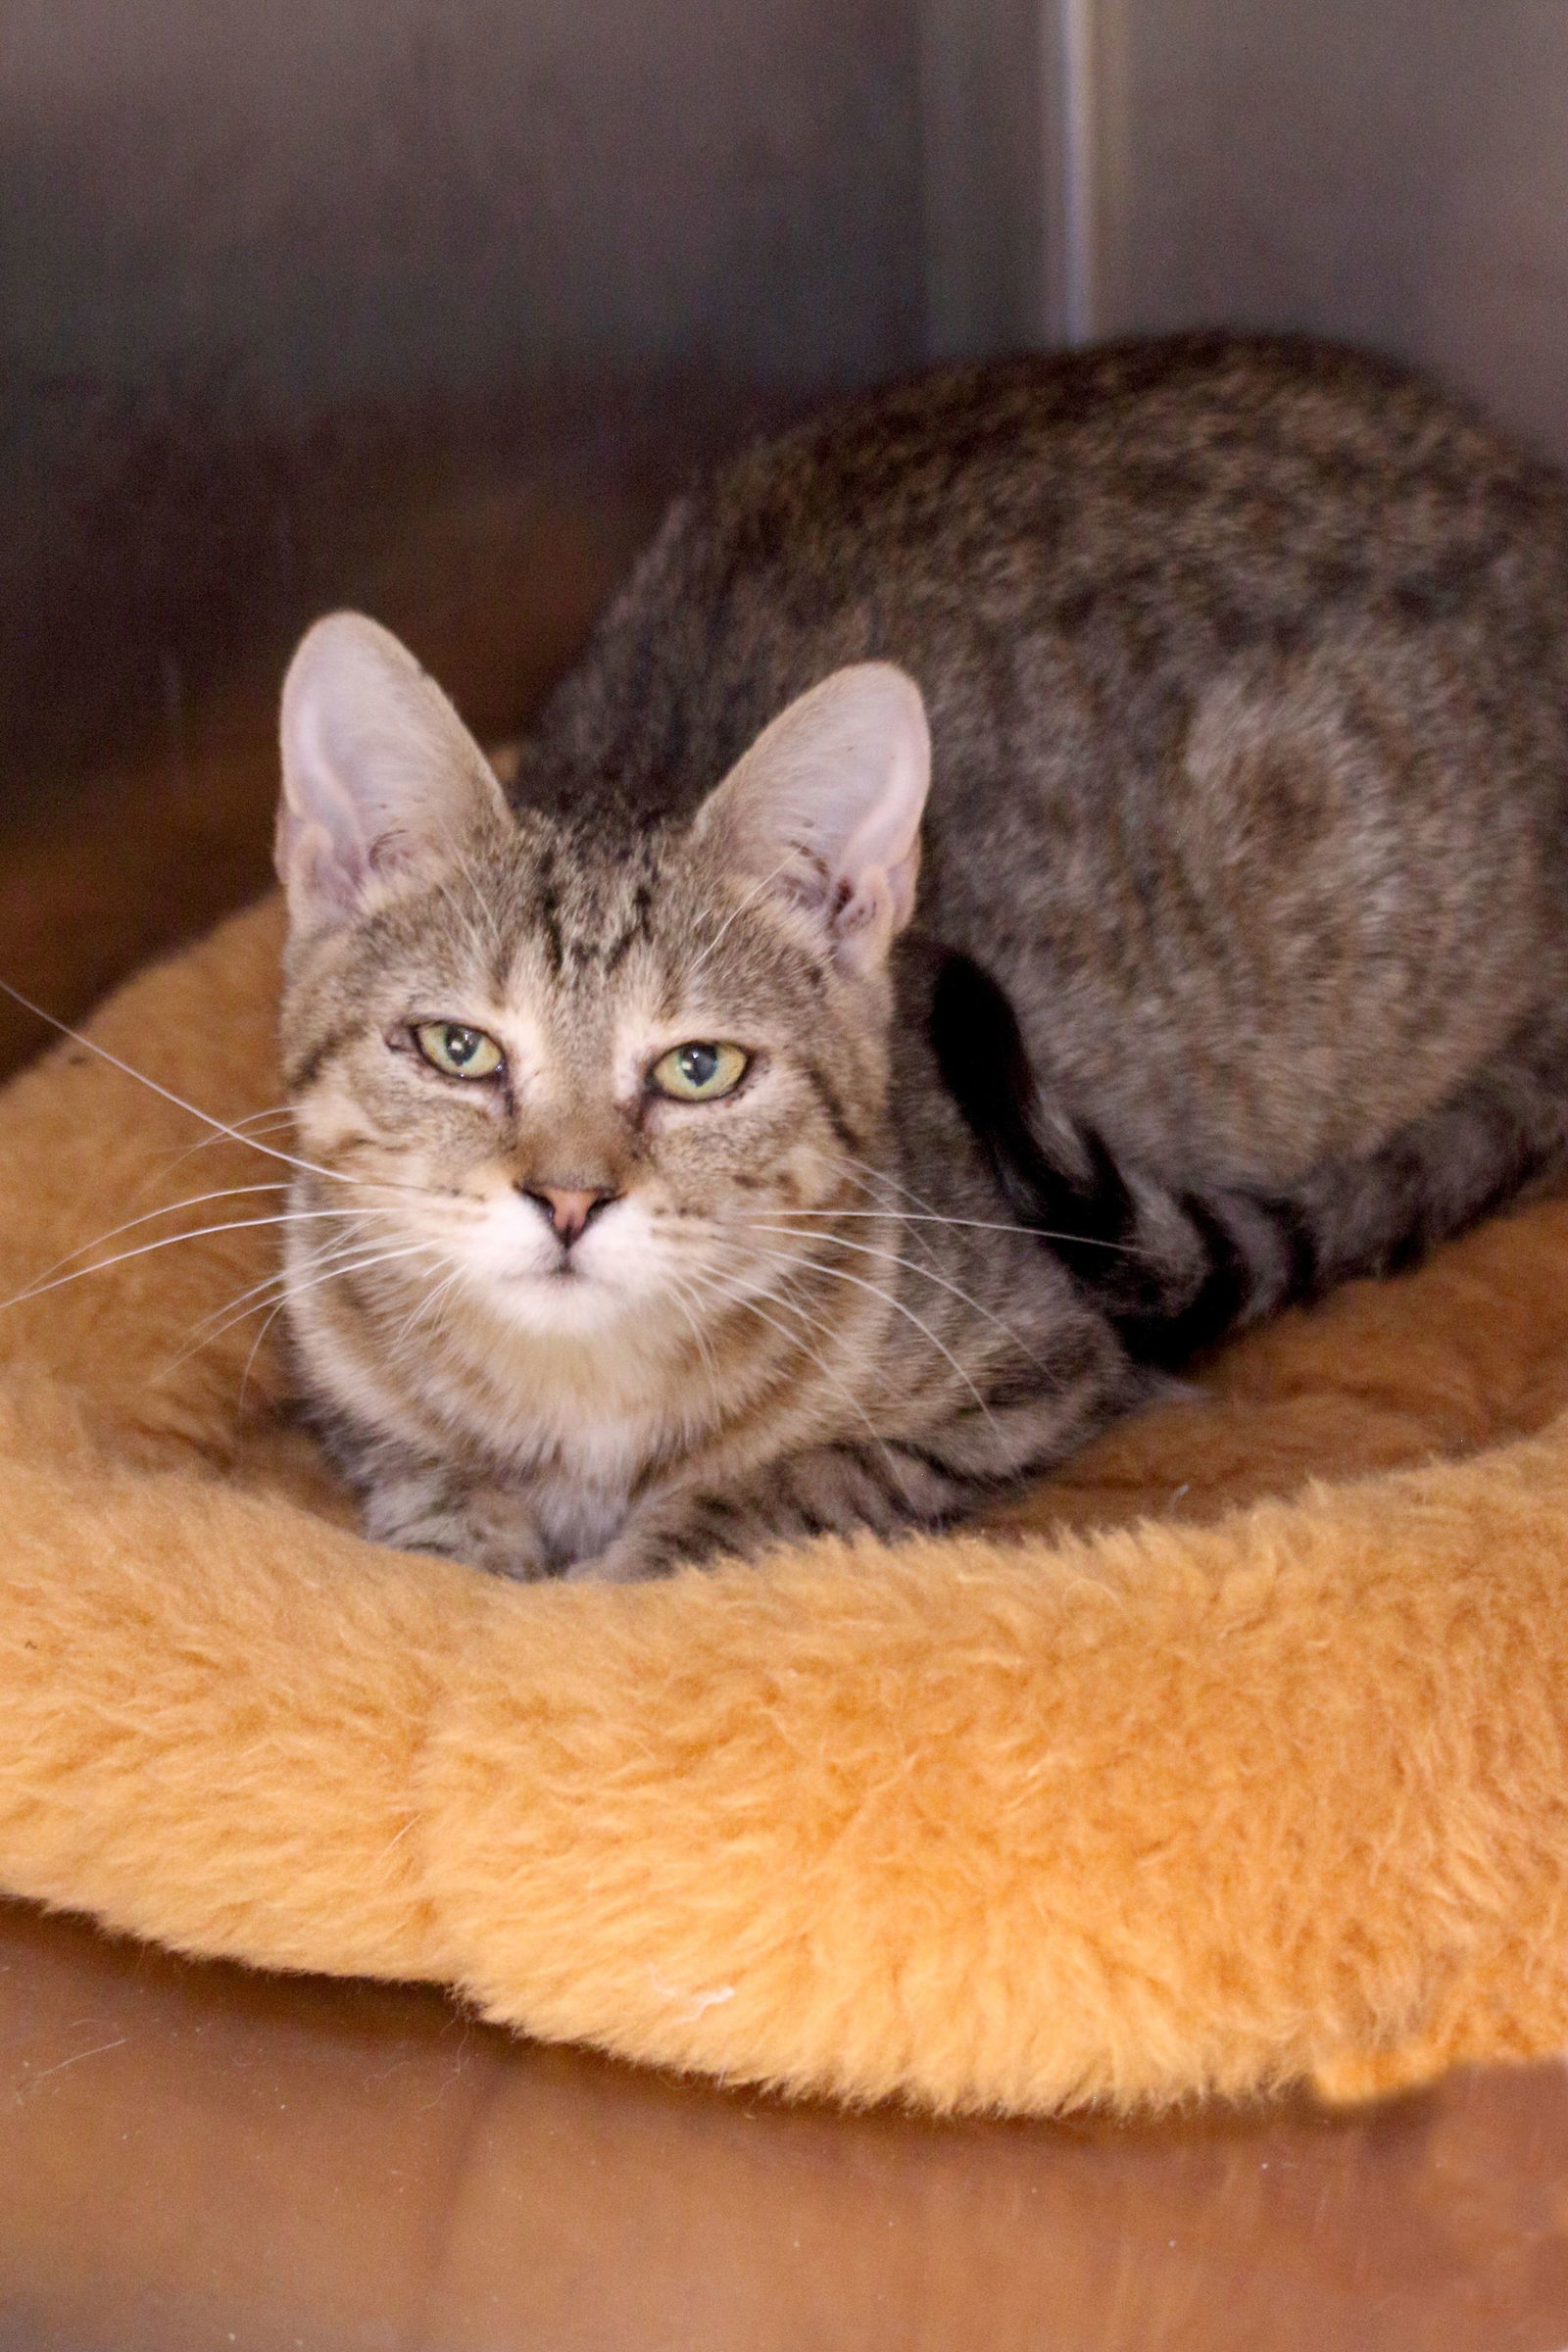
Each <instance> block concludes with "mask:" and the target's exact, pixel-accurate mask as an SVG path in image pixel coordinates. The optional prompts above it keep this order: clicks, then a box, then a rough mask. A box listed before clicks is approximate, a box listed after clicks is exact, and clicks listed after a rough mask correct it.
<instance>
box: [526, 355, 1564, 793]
mask: <svg viewBox="0 0 1568 2352" xmlns="http://www.w3.org/2000/svg"><path fill="white" fill-rule="evenodd" d="M1565 588H1568V503H1565V499H1564V492H1563V485H1562V482H1561V479H1560V477H1559V476H1558V475H1557V474H1556V473H1555V472H1554V471H1553V470H1552V469H1551V468H1549V467H1547V466H1544V465H1542V464H1540V463H1538V462H1537V461H1535V460H1533V459H1531V458H1530V457H1529V456H1527V455H1526V454H1525V453H1523V452H1521V451H1519V450H1516V449H1515V448H1513V447H1512V446H1511V445H1510V444H1509V443H1508V442H1506V441H1505V440H1504V439H1503V438H1502V437H1501V436H1499V435H1497V434H1495V432H1493V431H1492V430H1491V429H1490V428H1489V427H1488V426H1487V425H1486V424H1485V423H1484V422H1483V421H1482V420H1481V419H1480V418H1479V417H1475V416H1473V415H1472V414H1471V413H1470V412H1469V411H1468V410H1466V409H1465V408H1464V407H1463V406H1462V405H1461V404H1459V403H1457V402H1454V401H1452V400H1450V399H1449V398H1447V397H1446V395H1444V394H1443V393H1441V392H1439V391H1438V390H1436V389H1435V388H1434V387H1433V386H1431V385H1429V384H1428V383H1426V382H1425V381H1424V380H1423V379H1422V378H1420V377H1419V376H1417V375H1414V374H1412V373H1411V372H1409V371H1407V370H1405V369H1403V368H1399V367H1397V366H1396V365H1395V364H1393V363H1391V362H1387V361H1383V360H1380V359H1377V358H1375V357H1372V356H1370V355H1367V354H1364V353H1359V352H1354V351H1348V350H1345V349H1341V348H1339V347H1336V346H1332V345H1325V344H1320V343H1316V342H1312V341H1310V340H1307V339H1305V338H1298V337H1290V336H1274V337H1262V336H1233V335H1223V334H1204V335H1186V336H1178V337H1171V338H1165V339H1161V340H1158V341H1148V342H1131V343H1125V344H1113V345H1108V346H1104V347H1102V348H1099V349H1095V350H1090V351H1083V352H1069V353H1062V354H1054V355H1048V354H1034V355H1026V356H1023V357H1020V358H1018V359H1014V360H1010V361H1003V362H993V363H988V364H983V365H979V366H975V367H970V368H951V369H944V370H941V371H938V372H935V373H933V374H930V375H926V376H922V377H918V378H916V379H914V380H913V381H912V382H910V383H907V384H904V385H896V386H894V387H892V388H891V389H888V390H883V391H879V392H873V393H870V394H867V395H864V396H861V397H860V398H858V399H856V400H852V401H847V402H845V403H843V404H841V405H840V406H838V407H836V408H834V409H830V410H829V411H827V412H826V413H825V414H824V415H823V416H822V417H819V418H817V419H814V420H812V421H811V422H809V423H808V424H806V425H804V426H802V427H800V428H798V429H797V430H796V431H794V432H791V433H787V434H785V435H782V436H780V437H779V438H777V439H775V440H771V441H764V442H760V443H759V444H757V445H756V446H755V447H753V448H751V449H749V450H747V451H744V452H743V453H742V454H741V455H740V457H738V458H737V459H735V460H734V461H732V462H731V463H730V464H729V465H728V466H725V467H723V468H722V469H720V470H719V471H718V472H717V473H716V474H715V475H714V476H713V477H712V478H711V480H709V481H708V482H706V483H704V484H702V485H701V486H699V487H698V488H697V489H695V490H694V491H693V492H691V493H690V494H689V495H688V496H687V497H686V498H684V499H682V500H681V501H679V502H678V503H677V505H676V506H675V508H674V509H673V510H672V511H671V514H670V515H669V517H668V518H667V520H666V522H665V524H664V527H663V529H662V532H661V533H660V535H659V537H658V538H657V539H656V540H655V542H654V544H653V545H652V546H651V547H650V549H649V550H648V552H647V554H646V555H645V556H644V558H643V560H642V562H641V564H639V565H638V567H637V569H636V571H635V572H634V574H633V576H632V579H631V581H630V582H629V584H628V586H627V588H626V589H625V590H624V591H623V593H622V595H621V596H620V597H619V598H618V599H617V600H616V602H615V603H614V604H613V607H612V608H611V611H610V612H609V613H608V614H607V615H606V617H605V619H604V621H603V622H602V623H601V625H600V628H599V630H598V631H597V632H596V635H595V637H594V638H593V640H592V641H591V642H590V645H589V648H588V650H587V652H586V654H585V656H584V657H583V659H582V660H581V661H580V662H578V664H577V665H576V666H575V668H574V670H573V672H572V673H571V675H570V676H569V677H568V678H567V679H566V680H565V681H564V685H563V687H562V688H561V689H560V690H558V693H557V695H556V696H555V698H554V700H553V702H552V703H551V704H550V705H549V706H548V707H547V709H546V711H545V713H544V715H543V718H542V721H541V726H540V729H539V740H540V743H541V748H542V749H543V750H545V751H546V752H547V753H548V760H542V761H541V763H540V767H539V781H540V783H541V785H545V786H547V785H548V777H547V773H546V769H547V767H548V765H549V764H550V763H551V762H554V763H555V764H556V765H557V766H559V767H562V768H578V769H580V770H584V771H592V772H593V773H594V775H595V777H596V780H602V782H603V784H604V785H605V787H606V788H607V789H611V788H613V787H614V786H615V785H617V784H619V785H620V786H622V787H623V788H624V789H625V790H626V791H627V793H628V794H632V795H635V797H636V798H637V799H638V801H639V803H640V804H641V805H642V806H643V807H644V808H647V809H652V808H654V807H656V806H666V807H669V808H671V809H682V808H685V807H688V806H694V805H695V803H696V802H697V800H699V799H700V798H701V796H702V794H703V793H704V792H705V791H706V790H707V789H709V788H710V787H711V783H712V782H713V781H714V780H715V776H716V774H717V773H721V772H722V771H723V769H724V768H726V767H727V766H728V765H729V764H730V763H731V762H732V761H733V760H735V759H736V758H738V757H739V755H740V753H741V752H742V751H743V750H744V749H745V748H746V745H747V744H748V743H749V742H750V741H751V739H752V738H753V736H754V735H755V734H756V733H757V731H758V729H759V728H760V726H761V725H763V724H765V723H766V721H767V719H768V718H770V717H771V716H773V715H774V714H775V713H776V711H777V710H778V709H779V708H780V707H781V705H782V703H783V702H785V701H787V700H788V699H789V698H790V697H791V696H792V695H793V694H796V693H798V692H801V691H803V690H804V689H805V687H807V686H809V685H810V684H812V683H814V682H815V680H816V679H817V678H818V677H820V676H821V675H822V674H824V671H825V670H826V669H830V668H832V667H834V666H836V665H837V664H839V663H841V662H848V661H855V660H860V659H866V658H882V659H890V660H895V661H900V662H904V663H905V664H906V666H907V667H908V668H909V669H910V670H911V672H912V674H913V675H914V676H915V677H916V678H917V680H918V681H919V683H920V685H921V688H922V690H923V691H924V693H925V695H926V697H927V700H928V703H930V705H931V706H932V709H933V720H934V726H935V728H936V731H937V734H938V740H939V751H940V748H941V737H942V733H943V730H944V727H946V731H947V733H948V736H949V742H948V744H947V746H946V749H947V751H948V754H949V761H948V764H949V766H950V768H951V769H952V770H953V771H954V772H955V773H961V772H963V771H965V770H970V771H972V770H973V769H974V767H975V766H976V765H977V761H976V760H975V758H974V753H975V750H976V748H977V737H979V736H983V734H984V732H985V727H986V719H987V714H988V712H990V711H995V710H996V709H997V708H998V707H999V705H1001V704H1005V701H1006V700H1007V699H1008V697H1009V695H1010V694H1011V693H1012V691H1013V690H1014V688H1015V685H1016V684H1018V683H1019V682H1021V683H1022V684H1023V686H1024V688H1025V690H1026V691H1027V690H1029V688H1030V687H1031V686H1033V685H1035V684H1036V683H1037V680H1036V679H1035V678H1034V677H1033V675H1032V665H1033V664H1037V663H1038V659H1039V655H1040V653H1041V651H1042V650H1043V649H1044V650H1048V651H1049V652H1051V653H1052V654H1054V655H1055V656H1057V657H1058V658H1060V659H1061V660H1063V661H1070V662H1072V663H1073V664H1074V665H1075V667H1076V668H1077V670H1078V672H1079V673H1080V674H1081V675H1083V676H1086V677H1089V678H1092V679H1094V680H1096V681H1097V682H1100V683H1101V684H1103V687H1104V689H1105V690H1106V691H1115V692H1118V693H1119V695H1120V697H1121V698H1122V710H1121V723H1122V727H1123V730H1124V732H1125V733H1128V734H1131V733H1132V732H1133V731H1134V730H1135V729H1136V728H1138V726H1139V724H1140V721H1142V720H1145V719H1146V718H1147V719H1148V720H1151V721H1152V722H1153V723H1155V724H1156V725H1157V723H1158V721H1159V719H1160V718H1161V717H1162V716H1163V717H1168V714H1169V711H1170V709H1171V708H1172V706H1173V704H1174V703H1176V702H1178V701H1179V700H1180V699H1181V697H1182V696H1183V695H1184V693H1189V692H1190V691H1191V690H1192V688H1193V686H1194V684H1195V683H1200V682H1201V680H1202V679H1203V678H1204V677H1205V676H1207V675H1208V674H1210V673H1211V672H1212V669H1213V667H1214V666H1215V663H1216V662H1218V661H1220V660H1223V659H1225V658H1227V657H1231V656H1234V655H1236V654H1238V653H1242V652H1245V651H1248V650H1249V649H1253V648H1269V649H1275V650H1279V649H1284V650H1287V651H1288V650H1290V649H1291V648H1293V647H1295V646H1298V645H1299V644H1300V643H1301V642H1302V641H1303V639H1304V638H1305V637H1307V636H1309V635H1310V634H1312V633H1314V632H1316V631H1319V630H1321V629H1322V628H1324V627H1325V626H1327V625H1329V624H1331V623H1333V622H1334V621H1336V619H1337V620H1339V621H1340V622H1341V623H1342V624H1347V623H1348V624H1350V625H1353V624H1354V623H1355V622H1356V621H1357V620H1358V619H1360V618H1362V617H1365V616H1369V615H1373V614H1377V613H1380V612H1381V613H1384V614H1386V615H1387V616H1389V617H1391V618H1393V619H1395V620H1397V621H1398V622H1401V623H1403V625H1404V626H1405V627H1406V628H1407V629H1408V630H1409V631H1411V632H1412V633H1418V632H1419V631H1420V630H1421V629H1422V628H1423V627H1425V626H1429V625H1438V626H1443V625H1447V626H1448V627H1449V628H1450V630H1451V629H1452V628H1453V627H1454V626H1456V625H1457V626H1459V627H1461V628H1462V627H1464V626H1465V625H1469V626H1471V627H1473V628H1475V629H1477V630H1479V629H1481V628H1483V627H1485V628H1487V629H1488V630H1489V631H1490V642H1491V645H1492V649H1493V652H1494V655H1495V653H1496V652H1497V651H1498V650H1499V645H1500V640H1501V639H1502V638H1506V639H1507V640H1508V641H1509V643H1510V646H1511V651H1512V653H1513V655H1514V657H1515V658H1516V659H1517V661H1518V662H1519V663H1520V664H1521V666H1522V667H1523V666H1526V665H1528V664H1530V663H1532V662H1535V663H1538V664H1539V663H1540V662H1542V661H1543V660H1547V661H1549V662H1552V663H1553V665H1555V664H1556V663H1558V662H1560V661H1561V656H1560V653H1559V651H1558V647H1557V644H1556V632H1554V631H1553V630H1551V629H1550V628H1549V626H1548V620H1549V617H1550V614H1551V606H1550V603H1549V599H1550V598H1551V597H1552V596H1553V595H1556V596H1561V595H1562V594H1563V592H1564V590H1565ZM1532 590H1534V591H1535V592H1536V593H1534V594H1532ZM1020 671H1021V672H1022V673H1023V676H1022V679H1021V681H1020V680H1019V675H1018V673H1019V672H1020ZM942 786H943V777H942V762H941V760H940V757H939V774H938V794H939V809H940V797H941V792H942Z"/></svg>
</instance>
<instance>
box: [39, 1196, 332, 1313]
mask: <svg viewBox="0 0 1568 2352" xmlns="http://www.w3.org/2000/svg"><path fill="white" fill-rule="evenodd" d="M343 1214H344V1212H343V1210H342V1209H340V1208H296V1209H283V1210H282V1211H280V1213H279V1214H278V1215H276V1216H274V1217H231V1218H229V1219H228V1221H227V1222H226V1223H225V1224H222V1225H198V1226H197V1227H196V1228H195V1230H194V1232H191V1233H166V1234H165V1235H164V1236H163V1237H162V1239H161V1240H159V1241H156V1242H143V1243H142V1244H141V1245H140V1246H139V1248H137V1249H135V1250H117V1251H116V1253H115V1255H114V1256H113V1257H105V1258H100V1259H99V1260H98V1262H97V1264H96V1265H91V1266H77V1267H76V1269H75V1271H74V1272H73V1273H71V1274H60V1275H57V1276H56V1278H55V1280H54V1281H53V1282H40V1283H37V1284H36V1285H34V1287H33V1288H32V1289H30V1290H25V1291H18V1293H17V1294H16V1296H15V1298H12V1299H0V1314H4V1313H5V1312H6V1311H7V1309H8V1308H10V1307H13V1306H25V1305H26V1304H27V1303H28V1301H29V1300H31V1299H43V1298H46V1297H47V1296H48V1294H49V1292H51V1291H60V1290H64V1289H65V1287H66V1285H67V1283H69V1282H82V1281H84V1280H85V1279H86V1277H87V1276H88V1275H89V1274H107V1273H108V1271H109V1269H110V1267H111V1266H123V1265H127V1264H128V1263H129V1262H130V1260H131V1259H132V1258H133V1257H151V1256H152V1254H153V1252H154V1250H172V1248H173V1247H174V1244H175V1243H176V1242H201V1241H206V1240H208V1239H209V1238H210V1237H211V1236H212V1235H213V1234H217V1233H250V1232H252V1231H254V1230H255V1228H256V1227H258V1226H262V1225H288V1224H294V1223H297V1222H303V1221H305V1220H307V1219H310V1220H314V1219H316V1218H318V1217H333V1218H340V1217H341V1216H342V1215H343Z"/></svg>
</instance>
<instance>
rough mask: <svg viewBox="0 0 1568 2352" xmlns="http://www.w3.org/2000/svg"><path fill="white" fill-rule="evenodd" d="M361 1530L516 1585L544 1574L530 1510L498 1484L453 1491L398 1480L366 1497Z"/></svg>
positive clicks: (546, 1569)
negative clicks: (396, 1484)
mask: <svg viewBox="0 0 1568 2352" xmlns="http://www.w3.org/2000/svg"><path fill="white" fill-rule="evenodd" d="M365 1532H366V1534H367V1535H368V1537H369V1538H370V1541H371V1542H372V1543H374V1544H392V1545H393V1546H394V1547H395V1548H396V1549H397V1550H399V1551H433V1552H434V1553H436V1555H437V1556H438V1557H439V1558H441V1559H443V1560H460V1561H462V1562H463V1564H464V1565H465V1566H466V1567H468V1568H480V1569H483V1571H484V1573H485V1574H486V1575H487V1576H505V1577H509V1578H511V1579H512V1581H513V1582H514V1583H516V1584H532V1583H534V1582H535V1581H536V1580H537V1579H538V1578H540V1577H542V1576H548V1574H549V1573H550V1569H549V1564H548V1562H547V1561H546V1559H545V1556H544V1552H543V1550H542V1548H541V1546H540V1543H539V1535H538V1529H537V1527H536V1526H535V1524H534V1521H533V1516H532V1514H531V1512H529V1511H528V1510H526V1509H525V1507H524V1505H523V1503H522V1500H521V1498H520V1496H518V1495H511V1494H508V1493H507V1491H506V1490H505V1489H504V1488H501V1487H482V1488H477V1489H474V1490H471V1491H470V1492H468V1493H466V1494H463V1495H454V1494H451V1493H449V1492H446V1491H442V1490H437V1489H434V1488H433V1487H430V1486H426V1485H425V1484H424V1483H423V1482H422V1481H418V1480H414V1479H410V1480H405V1481H401V1482H399V1485H398V1487H397V1488H396V1489H393V1490H387V1491H383V1492H382V1493H380V1494H378V1495H372V1496H371V1497H370V1499H369V1501H368V1503H367V1505H366V1512H365Z"/></svg>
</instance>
